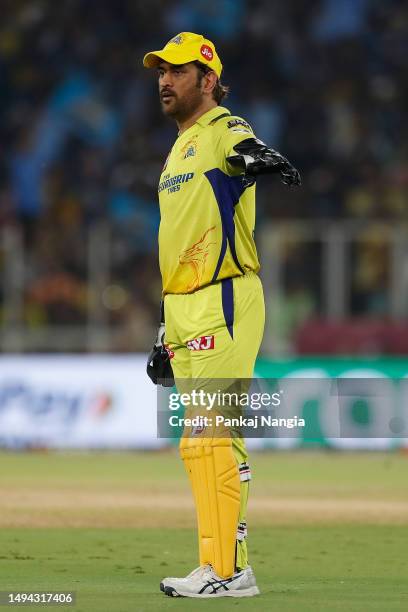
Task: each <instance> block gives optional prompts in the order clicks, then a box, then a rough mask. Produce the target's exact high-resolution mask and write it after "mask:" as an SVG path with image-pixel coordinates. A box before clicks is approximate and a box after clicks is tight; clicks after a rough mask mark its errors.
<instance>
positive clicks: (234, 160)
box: [227, 138, 302, 187]
mask: <svg viewBox="0 0 408 612" xmlns="http://www.w3.org/2000/svg"><path fill="white" fill-rule="evenodd" d="M234 151H236V152H237V154H238V155H230V156H229V157H227V161H228V163H230V164H231V166H235V167H238V168H242V169H243V170H244V172H245V179H244V180H245V183H246V186H247V187H248V186H250V185H253V184H254V183H255V177H256V176H257V175H259V174H271V173H275V172H276V173H279V174H280V176H281V180H282V183H284V184H285V185H291V186H292V185H294V186H298V185H300V184H301V182H302V181H301V178H300V173H299V171H298V170H297V169H296V168H295V167H294V166H292V164H291V163H290V162H289V160H287V159H286V157H283V155H281V154H280V153H278V152H277V151H274V149H270V148H269V147H267V146H266V144H265V143H264V142H262V140H258V139H257V138H247V139H245V140H242V141H241V142H239V143H238V144H237V145H235V147H234Z"/></svg>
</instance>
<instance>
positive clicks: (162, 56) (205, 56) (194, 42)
mask: <svg viewBox="0 0 408 612" xmlns="http://www.w3.org/2000/svg"><path fill="white" fill-rule="evenodd" d="M162 61H164V62H168V63H169V64H187V63H188V62H195V61H198V62H201V63H202V64H205V65H206V66H208V67H209V68H211V70H214V72H215V74H216V75H217V76H218V77H220V76H221V72H222V64H221V60H220V58H219V57H218V55H217V52H216V50H215V47H214V45H213V43H212V42H211V41H210V40H207V39H206V38H204V36H201V34H194V33H193V32H181V33H180V34H177V36H175V37H174V38H172V39H171V40H169V42H168V43H167V45H166V46H165V47H164V48H163V49H161V50H160V51H151V52H150V53H146V55H145V56H144V58H143V66H145V68H155V67H156V66H158V65H159V64H160V62H162Z"/></svg>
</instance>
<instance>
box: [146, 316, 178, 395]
mask: <svg viewBox="0 0 408 612" xmlns="http://www.w3.org/2000/svg"><path fill="white" fill-rule="evenodd" d="M162 311H163V309H162ZM163 318H164V317H162V319H163ZM164 332H165V327H164V322H163V321H162V322H161V323H160V327H159V331H158V333H157V338H156V342H155V343H154V346H153V348H152V350H151V352H150V354H149V357H148V359H147V367H146V371H147V375H148V376H149V378H150V379H151V380H152V381H153V382H154V384H155V385H162V386H163V387H172V386H173V385H174V374H173V368H172V367H171V362H170V355H169V352H168V351H167V349H166V347H165V345H164V342H163V341H164Z"/></svg>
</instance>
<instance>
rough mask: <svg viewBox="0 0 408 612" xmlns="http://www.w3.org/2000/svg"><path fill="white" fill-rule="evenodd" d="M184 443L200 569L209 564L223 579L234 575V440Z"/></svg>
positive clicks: (237, 498) (237, 480)
mask: <svg viewBox="0 0 408 612" xmlns="http://www.w3.org/2000/svg"><path fill="white" fill-rule="evenodd" d="M203 442H204V440H203V439H201V440H200V439H197V440H194V439H191V438H190V439H185V438H184V439H182V440H181V446H180V454H181V457H182V459H183V461H184V466H185V468H186V471H187V473H188V476H189V478H190V482H191V487H192V489H193V494H194V499H195V505H196V510H197V522H198V539H199V553H200V565H205V564H206V563H210V564H211V565H212V567H213V569H214V570H215V572H216V573H217V574H218V575H219V576H221V577H222V578H228V577H230V576H232V574H233V573H234V571H235V545H236V538H237V525H238V519H239V511H240V477H239V470H238V465H237V461H236V459H235V457H234V454H233V451H232V445H231V440H230V439H226V438H219V439H214V438H213V439H212V440H207V443H208V445H205V444H203Z"/></svg>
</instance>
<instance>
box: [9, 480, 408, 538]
mask: <svg viewBox="0 0 408 612" xmlns="http://www.w3.org/2000/svg"><path fill="white" fill-rule="evenodd" d="M248 515H249V516H248V518H249V521H250V523H251V524H252V525H273V524H282V525H284V524H288V525H290V524H314V523H365V524H368V523H369V524H408V501H404V500H402V501H401V500H392V499H390V500H385V499H370V500H367V499H358V498H355V497H353V498H349V499H347V498H346V499H345V498H342V499H335V498H331V497H330V498H321V497H320V498H319V499H317V498H316V499H314V498H310V497H307V498H306V497H301V496H297V497H292V496H291V497H276V498H273V497H272V496H260V495H257V496H252V498H250V502H249V511H248ZM194 525H195V511H194V505H193V501H192V498H191V495H190V494H189V493H188V492H185V491H173V492H169V493H163V492H160V493H159V492H157V493H154V494H153V493H147V492H143V494H140V493H138V492H137V491H128V490H121V491H114V492H109V491H99V490H96V491H89V490H88V491H84V490H83V489H81V490H78V489H67V488H61V489H52V490H50V489H49V488H44V489H41V488H36V489H33V488H28V487H27V488H21V487H20V488H18V489H12V488H8V487H6V488H0V527H2V528H4V527H139V528H143V527H163V528H166V527H169V526H172V527H193V526H194Z"/></svg>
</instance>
